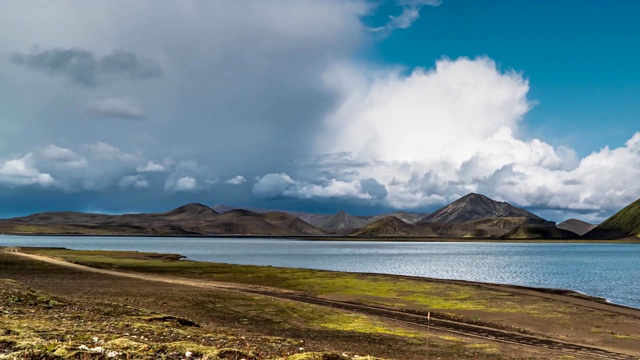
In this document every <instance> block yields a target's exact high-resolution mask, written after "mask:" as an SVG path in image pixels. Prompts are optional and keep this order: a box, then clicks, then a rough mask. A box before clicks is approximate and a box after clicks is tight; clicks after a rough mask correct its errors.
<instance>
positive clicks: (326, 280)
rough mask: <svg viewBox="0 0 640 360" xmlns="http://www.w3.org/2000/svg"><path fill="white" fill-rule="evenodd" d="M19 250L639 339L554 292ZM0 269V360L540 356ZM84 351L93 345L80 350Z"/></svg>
mask: <svg viewBox="0 0 640 360" xmlns="http://www.w3.org/2000/svg"><path fill="white" fill-rule="evenodd" d="M22 251H24V252H28V253H32V254H38V255H45V256H48V257H54V258H59V259H64V260H67V261H70V262H74V263H78V264H85V265H89V266H92V267H97V268H103V269H115V270H118V271H126V272H135V273H142V274H147V275H153V276H159V277H160V276H169V277H178V278H182V279H191V280H193V281H198V282H205V283H206V282H215V283H223V284H233V285H234V286H239V287H243V286H249V287H258V288H268V289H275V290H279V291H287V292H296V293H304V294H307V295H308V296H317V297H319V298H323V299H332V300H337V301H348V302H350V303H356V304H367V305H373V306H376V307H383V308H387V309H397V310H402V311H411V312H416V313H425V314H426V313H427V312H429V313H431V314H433V316H434V317H439V318H450V319H456V320H460V321H465V322H468V323H478V324H490V325H491V326H493V327H496V328H500V329H506V330H508V331H514V332H520V333H530V334H543V335H544V336H547V337H551V338H558V339H563V340H570V341H572V342H577V343H586V344H595V345H597V346H600V347H603V348H608V349H612V350H617V351H622V352H627V353H629V352H630V351H631V353H633V352H632V351H633V349H634V348H635V349H638V348H639V347H638V345H640V317H632V316H631V317H630V316H629V315H628V314H626V315H625V314H620V313H617V312H616V311H611V310H610V309H608V308H607V306H609V305H606V304H605V305H603V304H599V303H592V302H590V301H588V300H585V299H580V298H575V299H573V298H572V299H573V300H572V301H570V302H567V301H561V300H558V299H555V298H554V296H560V297H562V296H563V295H557V294H556V295H554V294H546V295H545V294H539V295H541V296H537V295H536V293H535V292H531V291H529V290H523V291H513V289H509V288H502V287H499V286H484V285H481V284H464V283H456V282H446V281H429V280H424V279H417V278H408V277H396V276H384V275H367V274H346V273H338V272H329V271H314V270H303V269H283V268H273V267H259V266H239V265H228V264H214V263H202V262H193V261H185V260H179V258H180V257H179V256H170V255H159V254H149V253H138V252H105V251H69V250H62V249H22ZM0 264H1V265H0V279H2V278H4V279H11V280H2V282H0V289H2V295H1V296H0V306H1V307H2V308H1V310H2V312H0V314H3V315H2V324H1V325H0V358H2V357H3V356H4V355H2V354H3V349H5V350H4V351H5V352H6V353H8V351H11V352H12V353H15V356H16V357H15V358H22V357H20V356H21V355H20V354H23V355H24V354H31V355H34V354H36V355H37V354H39V355H37V356H44V357H41V358H56V357H55V356H60V357H61V358H83V356H97V357H99V356H102V357H106V356H107V350H105V349H108V351H113V354H116V353H117V354H118V355H117V356H116V357H120V358H127V357H129V358H131V357H133V358H159V357H164V358H185V354H186V353H187V351H189V352H190V353H191V355H192V357H199V358H211V359H216V358H229V359H230V358H235V359H238V360H239V359H241V358H246V359H248V358H251V357H254V358H256V359H258V358H264V359H267V358H294V355H295V356H298V357H305V356H306V357H310V358H323V357H324V358H331V357H332V356H334V358H335V359H339V358H345V359H346V358H353V357H354V356H355V355H356V354H357V355H359V356H366V355H374V356H377V357H382V358H406V359H423V358H426V357H431V358H434V359H435V358H440V359H458V358H470V359H473V358H478V359H520V358H549V355H548V354H546V353H545V352H544V351H542V350H540V349H530V348H527V347H524V348H523V347H521V346H516V345H509V344H505V343H500V342H494V341H489V340H486V339H477V338H472V337H471V338H470V337H467V336H464V334H452V333H446V332H439V331H437V330H426V329H425V328H424V327H417V326H413V325H408V324H405V323H402V322H398V321H393V320H390V319H387V318H380V317H376V316H371V315H368V314H363V313H357V312H353V311H344V310H340V309H333V308H327V307H324V306H318V305H313V304H305V303H300V302H294V301H290V300H286V299H276V298H273V297H268V296H261V295H255V294H249V293H242V292H237V291H231V290H229V291H226V290H213V289H202V288H196V287H187V286H182V285H171V286H167V285H166V284H164V285H163V284H160V283H154V282H151V281H142V280H134V279H118V280H117V281H116V280H114V278H113V277H111V276H106V275H99V274H88V273H83V272H81V271H79V270H73V269H64V268H58V267H55V266H53V265H50V264H44V263H40V262H36V261H31V260H25V259H21V258H18V257H17V256H15V255H11V254H4V255H1V256H0ZM542 295H543V296H542ZM581 302H585V303H587V304H593V305H594V306H583V305H581ZM638 314H640V312H638ZM94 338H97V339H98V340H97V341H94ZM82 346H84V347H86V349H84V348H81V347H82ZM96 347H98V348H101V349H102V350H104V351H103V352H101V353H99V354H98V352H97V351H98V350H99V349H98V350H95V351H93V352H92V350H91V349H95V348H96ZM6 349H10V350H6ZM230 349H234V350H233V351H232V350H230ZM56 353H57V355H56ZM343 353H344V354H345V355H342V354H343ZM43 354H45V355H46V356H50V357H46V356H45V355H43ZM230 354H235V355H230ZM296 354H297V355H296ZM301 354H305V355H301ZM322 354H324V355H322ZM331 354H333V355H331ZM545 354H546V355H545ZM36 355H34V356H36ZM37 356H36V358H37ZM114 356H115V355H114ZM234 356H235V357H234ZM545 356H546V357H545ZM554 356H558V354H555V355H554ZM567 356H570V355H567ZM27 358H29V357H27ZM553 358H558V357H553ZM567 358H572V357H567ZM574 358H575V357H574ZM580 358H583V357H580Z"/></svg>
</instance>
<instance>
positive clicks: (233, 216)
mask: <svg viewBox="0 0 640 360" xmlns="http://www.w3.org/2000/svg"><path fill="white" fill-rule="evenodd" d="M196 230H197V231H198V232H199V233H201V234H255V235H324V234H326V232H324V231H323V230H321V229H318V228H317V227H315V226H313V225H311V224H308V223H306V222H304V221H302V220H300V219H298V218H297V217H295V216H294V215H290V214H286V213H284V212H276V211H273V212H268V213H257V212H253V211H249V210H242V209H234V210H231V211H228V212H226V213H224V214H221V215H219V216H218V217H216V218H215V219H213V220H211V221H208V222H206V223H202V224H200V225H198V226H197V227H196Z"/></svg>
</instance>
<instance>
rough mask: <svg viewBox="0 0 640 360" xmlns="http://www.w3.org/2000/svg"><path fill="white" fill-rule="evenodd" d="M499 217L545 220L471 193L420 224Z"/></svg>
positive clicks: (507, 204) (506, 204) (462, 221)
mask: <svg viewBox="0 0 640 360" xmlns="http://www.w3.org/2000/svg"><path fill="white" fill-rule="evenodd" d="M499 217H525V218H530V219H536V220H544V219H542V218H541V217H539V216H537V215H535V214H533V213H530V212H528V211H527V210H524V209H520V208H517V207H515V206H513V205H511V204H509V203H506V202H501V201H495V200H492V199H490V198H488V197H486V196H484V195H480V194H474V193H471V194H468V195H465V196H463V197H461V198H460V199H458V200H456V201H454V202H452V203H451V204H449V205H447V206H445V207H443V208H441V209H439V210H437V211H435V212H433V213H431V214H430V215H428V216H426V217H425V218H424V219H422V220H420V221H419V223H454V224H455V223H466V222H469V221H474V220H480V219H488V218H499Z"/></svg>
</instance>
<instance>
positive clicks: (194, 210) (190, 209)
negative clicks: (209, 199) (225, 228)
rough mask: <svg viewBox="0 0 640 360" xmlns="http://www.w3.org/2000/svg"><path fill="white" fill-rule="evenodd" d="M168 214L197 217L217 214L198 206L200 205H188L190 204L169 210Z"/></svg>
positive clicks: (201, 205)
mask: <svg viewBox="0 0 640 360" xmlns="http://www.w3.org/2000/svg"><path fill="white" fill-rule="evenodd" d="M170 213H175V214H178V213H180V214H187V213H188V214H197V215H204V214H207V215H218V212H217V211H215V210H213V209H212V208H210V207H208V206H206V205H203V204H200V203H190V204H186V205H182V206H180V207H179V208H176V209H174V210H171V211H170Z"/></svg>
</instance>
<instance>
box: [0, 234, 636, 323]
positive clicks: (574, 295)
mask: <svg viewBox="0 0 640 360" xmlns="http://www.w3.org/2000/svg"><path fill="white" fill-rule="evenodd" d="M14 249H15V250H14ZM20 249H32V250H39V249H42V250H46V249H52V250H70V251H81V250H73V249H69V248H66V247H37V246H36V247H34V246H0V251H8V252H20ZM90 251H100V250H90ZM121 251H124V250H121ZM135 252H137V251H135ZM158 254H163V255H173V256H176V257H177V259H178V260H180V261H192V262H197V263H203V264H214V265H215V264H224V265H232V266H256V267H262V268H264V267H269V268H275V269H300V270H313V271H318V272H322V273H339V274H352V275H359V276H371V277H391V278H395V279H404V280H414V281H420V282H427V283H428V282H432V283H441V284H453V285H462V286H477V287H482V288H489V289H495V290H502V291H510V292H519V293H527V292H534V293H538V296H540V297H549V298H553V299H555V300H560V301H563V300H562V299H563V298H565V299H574V300H576V301H580V302H585V301H586V302H592V303H597V304H602V305H607V306H613V307H616V308H620V309H625V310H632V311H640V307H633V306H628V305H624V304H618V303H615V302H612V301H611V300H610V299H608V298H606V297H602V296H595V295H589V294H587V293H584V292H581V291H578V290H573V289H563V288H547V287H536V286H526V285H517V284H506V283H493V282H483V281H474V280H462V279H450V278H434V277H428V276H415V275H402V274H392V273H375V272H358V271H338V270H326V269H315V268H292V267H283V266H273V265H250V264H235V263H225V262H213V261H201V260H193V259H190V258H188V257H187V256H184V255H181V254H172V253H158ZM564 302H568V303H573V302H572V301H564Z"/></svg>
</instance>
